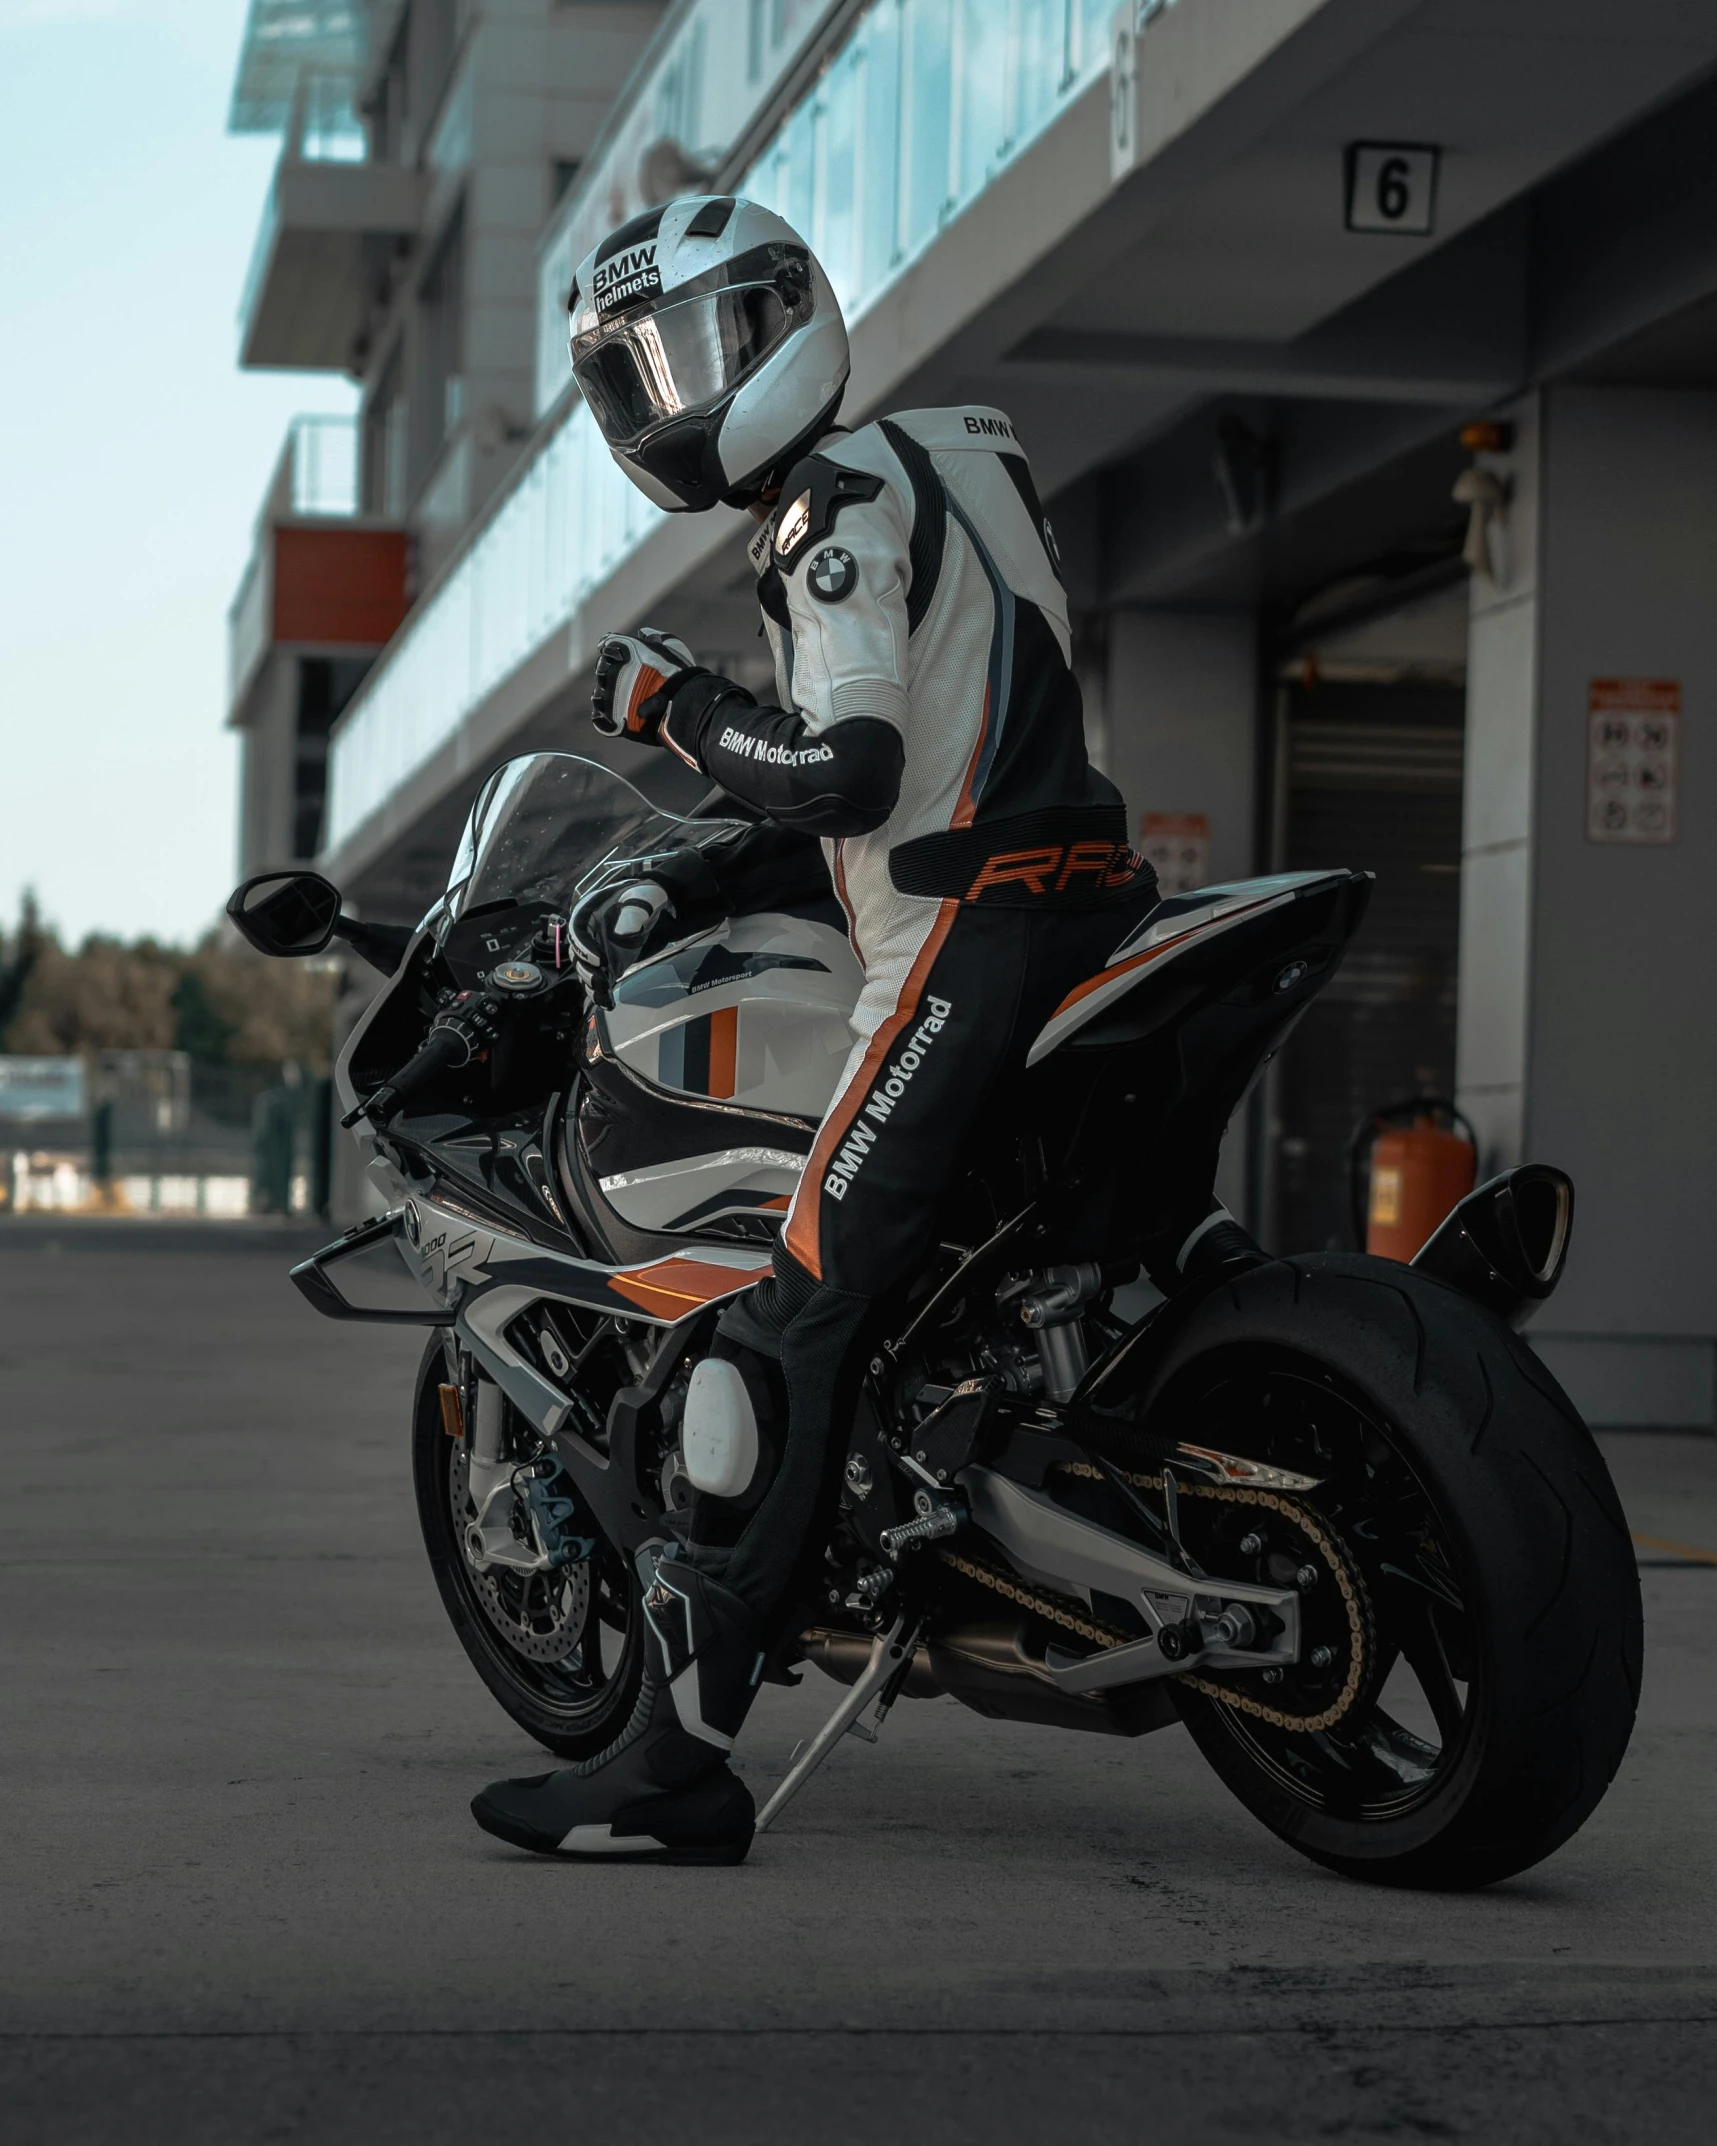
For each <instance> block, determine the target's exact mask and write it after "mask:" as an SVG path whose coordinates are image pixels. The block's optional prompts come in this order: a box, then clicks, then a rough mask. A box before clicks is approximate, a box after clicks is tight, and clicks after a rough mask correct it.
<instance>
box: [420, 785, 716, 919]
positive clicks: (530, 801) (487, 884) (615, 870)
mask: <svg viewBox="0 0 1717 2146" xmlns="http://www.w3.org/2000/svg"><path fill="white" fill-rule="evenodd" d="M742 827H743V822H741V821H739V820H718V819H707V820H705V819H686V818H682V817H681V816H680V815H678V814H676V813H672V812H668V811H665V810H664V809H663V808H662V807H661V806H660V805H655V804H652V803H651V801H650V800H649V799H648V798H647V797H646V796H645V795H644V793H643V792H642V791H641V790H637V789H634V788H633V786H632V784H631V783H629V782H628V781H627V780H626V779H625V777H624V776H622V775H616V774H615V773H614V771H613V770H612V769H611V768H605V767H603V766H601V765H600V763H599V762H597V761H595V760H585V759H583V758H581V757H580V756H579V755H577V754H576V753H530V754H526V755H524V756H523V757H521V758H520V759H517V760H509V761H508V762H507V763H506V765H505V766H504V767H500V768H497V769H496V770H495V772H494V774H493V775H491V776H490V777H489V779H488V781H487V782H486V783H485V784H484V785H483V787H482V789H481V790H480V791H478V793H477V799H476V802H475V803H474V804H473V805H472V807H471V812H470V816H469V817H468V818H467V820H466V822H465V832H464V833H463V835H461V837H460V839H459V848H458V850H457V851H456V852H455V855H454V859H453V869H452V871H451V872H450V873H449V874H448V879H447V892H446V893H445V894H444V895H443V897H442V899H441V902H440V903H439V904H438V905H437V913H436V915H435V918H434V921H435V925H436V940H437V944H442V943H444V942H445V940H446V936H447V933H448V932H449V930H450V929H451V928H452V927H453V926H454V925H455V924H457V923H459V922H460V921H461V920H462V919H464V918H467V917H471V916H475V915H476V914H477V913H478V912H480V911H481V912H484V913H493V914H497V915H498V914H500V913H501V912H502V911H503V910H506V909H509V908H512V907H514V906H518V907H520V908H527V909H533V910H537V911H539V912H540V911H545V910H554V911H557V912H558V913H559V914H561V915H562V916H564V915H565V914H566V913H567V912H568V911H569V910H570V909H571V908H572V906H573V904H574V903H575V902H576V901H577V900H578V898H579V896H580V895H582V894H584V893H586V892H587V891H588V890H589V889H590V888H592V887H595V886H598V885H600V884H601V882H602V881H603V880H605V879H610V878H619V877H622V876H624V874H625V873H626V872H627V871H628V870H630V871H632V872H638V871H641V870H643V869H644V868H646V867H647V866H648V864H649V862H650V860H651V859H652V858H653V857H659V856H661V855H662V854H663V853H664V852H666V851H668V850H675V849H686V848H691V847H702V846H703V845H705V844H706V843H708V842H711V841H716V840H720V839H721V838H722V837H724V836H727V835H736V834H738V833H740V832H741V831H742ZM426 921H429V920H427V919H426Z"/></svg>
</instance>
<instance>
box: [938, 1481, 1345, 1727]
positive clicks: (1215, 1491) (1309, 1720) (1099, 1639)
mask: <svg viewBox="0 0 1717 2146" xmlns="http://www.w3.org/2000/svg"><path fill="white" fill-rule="evenodd" d="M1060 1472H1061V1473H1062V1474H1064V1475H1077V1476H1088V1477H1091V1478H1093V1479H1094V1480H1096V1481H1098V1482H1101V1481H1102V1480H1103V1472H1102V1470H1101V1469H1099V1468H1094V1467H1092V1466H1091V1465H1090V1463H1089V1462H1087V1461H1063V1462H1061V1463H1060ZM1116 1472H1117V1474H1119V1475H1121V1476H1123V1477H1125V1479H1126V1481H1128V1482H1129V1483H1131V1484H1133V1485H1134V1487H1135V1488H1137V1489H1139V1490H1159V1491H1160V1490H1161V1489H1162V1487H1163V1479H1162V1477H1161V1476H1160V1475H1135V1474H1133V1473H1131V1472H1130V1471H1129V1470H1127V1469H1125V1468H1122V1469H1118V1470H1117V1471H1116ZM1179 1487H1180V1494H1181V1496H1182V1497H1183V1498H1216V1499H1219V1500H1221V1501H1223V1502H1225V1503H1227V1504H1233V1505H1257V1506H1262V1507H1264V1508H1265V1509H1266V1510H1268V1511H1271V1512H1277V1513H1280V1514H1281V1515H1282V1517H1283V1518H1284V1519H1285V1520H1288V1521H1289V1522H1291V1523H1292V1525H1293V1526H1295V1527H1297V1528H1298V1529H1299V1530H1300V1532H1301V1533H1302V1534H1303V1535H1304V1536H1305V1538H1306V1540H1307V1541H1308V1542H1310V1543H1311V1544H1312V1546H1313V1548H1314V1549H1315V1550H1316V1551H1317V1552H1318V1555H1319V1556H1320V1557H1321V1558H1322V1559H1323V1561H1324V1563H1325V1564H1326V1565H1327V1566H1328V1567H1329V1569H1330V1571H1331V1572H1332V1573H1333V1574H1334V1576H1335V1583H1336V1586H1337V1588H1338V1589H1339V1590H1340V1593H1341V1600H1342V1608H1343V1610H1344V1611H1345V1612H1346V1615H1347V1629H1348V1650H1347V1676H1346V1678H1345V1679H1344V1680H1343V1683H1342V1687H1341V1690H1340V1691H1339V1692H1337V1694H1336V1696H1335V1698H1334V1700H1333V1701H1332V1702H1331V1703H1330V1704H1329V1705H1328V1706H1327V1707H1325V1708H1324V1709H1323V1711H1322V1712H1321V1713H1318V1714H1288V1713H1284V1712H1283V1710H1282V1709H1281V1708H1280V1707H1276V1706H1267V1705H1266V1704H1265V1703H1264V1701H1263V1700H1262V1699H1256V1698H1254V1697H1253V1696H1252V1694H1251V1693H1250V1692H1244V1691H1236V1690H1235V1689H1234V1688H1233V1687H1232V1686H1231V1685H1228V1684H1218V1683H1217V1682H1215V1680H1214V1679H1213V1678H1210V1677H1201V1676H1195V1675H1193V1674H1192V1673H1191V1672H1190V1671H1180V1672H1177V1681H1178V1682H1180V1683H1182V1684H1189V1685H1191V1687H1192V1689H1193V1690H1194V1691H1198V1692H1203V1693H1204V1694H1205V1696H1206V1697H1207V1698H1211V1699H1215V1700H1216V1701H1218V1703H1219V1704H1221V1705H1223V1706H1231V1707H1234V1708H1236V1709H1237V1710H1238V1711H1239V1712H1241V1713H1244V1714H1252V1715H1255V1716H1256V1717H1257V1719H1258V1720H1260V1721H1264V1722H1268V1723H1269V1725H1270V1726H1271V1727H1272V1728H1276V1729H1290V1730H1294V1731H1296V1732H1298V1733H1299V1734H1301V1735H1313V1734H1315V1733H1316V1732H1317V1731H1318V1730H1320V1729H1329V1728H1333V1727H1334V1726H1335V1724H1336V1723H1337V1722H1338V1721H1340V1720H1341V1718H1342V1716H1343V1715H1344V1714H1346V1713H1347V1712H1348V1711H1349V1709H1350V1708H1351V1707H1352V1705H1353V1703H1354V1701H1355V1700H1356V1699H1357V1698H1358V1696H1359V1693H1360V1690H1361V1688H1362V1686H1363V1685H1364V1682H1365V1676H1366V1671H1367V1669H1368V1667H1369V1664H1370V1660H1371V1651H1372V1634H1371V1606H1370V1603H1369V1601H1368V1600H1367V1598H1366V1597H1365V1595H1364V1593H1363V1592H1362V1590H1361V1588H1360V1587H1358V1586H1356V1585H1355V1584H1354V1577H1353V1574H1352V1573H1351V1572H1350V1570H1349V1569H1348V1562H1347V1559H1346V1557H1345V1556H1344V1555H1343V1554H1342V1552H1341V1550H1340V1549H1339V1548H1338V1547H1337V1545H1336V1543H1335V1542H1334V1541H1333V1540H1332V1538H1331V1537H1330V1536H1329V1535H1328V1534H1327V1533H1326V1531H1325V1530H1324V1529H1323V1528H1322V1527H1320V1526H1319V1525H1318V1523H1317V1521H1316V1520H1314V1519H1313V1518H1312V1516H1311V1514H1310V1513H1309V1512H1307V1510H1306V1508H1305V1507H1304V1506H1303V1505H1298V1504H1296V1503H1294V1502H1293V1501H1292V1500H1291V1499H1288V1498H1281V1497H1277V1496H1276V1495H1275V1493H1274V1492H1272V1491H1268V1490H1244V1489H1241V1488H1239V1487H1238V1486H1237V1485H1231V1484H1219V1483H1183V1484H1181V1485H1180V1486H1179ZM937 1555H938V1556H939V1557H940V1558H941V1560H942V1562H943V1563H944V1564H945V1565H951V1566H952V1567H953V1569H954V1570H955V1571H956V1572H960V1573H964V1574H965V1576H966V1578H967V1579H969V1580H976V1581H977V1582H978V1583H979V1584H980V1585H981V1586H984V1587H989V1588H993V1589H994V1591H995V1592H996V1593H997V1594H999V1595H1002V1596H1003V1597H1005V1598H1006V1599H1007V1600H1008V1601H1010V1602H1017V1603H1018V1604H1019V1605H1020V1607H1021V1608H1022V1609H1029V1610H1031V1611H1032V1612H1033V1613H1034V1614H1035V1615H1036V1616H1039V1617H1042V1618H1044V1619H1046V1620H1047V1621H1048V1622H1049V1623H1050V1624H1057V1625H1060V1626H1062V1628H1063V1629H1064V1630H1066V1631H1069V1632H1076V1633H1077V1634H1078V1635H1079V1637H1080V1638H1081V1639H1088V1640H1090V1641H1091V1643H1092V1645H1093V1646H1098V1647H1105V1648H1107V1647H1121V1646H1125V1645H1127V1644H1128V1642H1129V1641H1130V1640H1131V1639H1135V1638H1137V1636H1138V1635H1137V1634H1136V1633H1126V1632H1117V1631H1116V1630H1115V1629H1114V1628H1113V1627H1112V1626H1110V1625H1105V1624H1098V1623H1097V1622H1095V1621H1094V1620H1093V1619H1092V1618H1090V1617H1087V1616H1081V1615H1080V1614H1079V1612H1078V1610H1077V1609H1076V1608H1075V1607H1074V1606H1073V1605H1072V1604H1071V1603H1068V1602H1065V1601H1063V1600H1062V1599H1060V1598H1059V1597H1057V1596H1054V1595H1048V1594H1044V1593H1043V1592H1041V1591H1040V1590H1037V1589H1034V1588H1027V1587H1021V1586H1020V1585H1019V1584H1018V1583H1017V1582H1016V1581H1014V1580H1012V1579H1009V1578H1008V1577H1007V1575H1006V1574H1005V1573H1001V1572H998V1571H997V1570H996V1569H995V1567H994V1566H992V1565H988V1564H985V1563H984V1562H983V1561H981V1560H980V1559H977V1558H974V1557H970V1556H968V1555H966V1554H965V1553H964V1552H962V1551H958V1550H947V1549H944V1550H938V1552H937ZM1208 1592H1210V1593H1212V1594H1218V1593H1220V1592H1221V1583H1220V1582H1219V1581H1218V1582H1217V1583H1216V1584H1214V1585H1213V1586H1212V1587H1210V1589H1209V1590H1208Z"/></svg>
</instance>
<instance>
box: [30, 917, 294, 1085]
mask: <svg viewBox="0 0 1717 2146" xmlns="http://www.w3.org/2000/svg"><path fill="white" fill-rule="evenodd" d="M8 994H9V996H8ZM335 995H336V982H335V976H334V974H333V972H332V970H331V969H321V968H318V969H311V968H309V967H307V966H306V964H305V963H303V962H300V961H270V960H268V959H266V958H265V957H264V956H263V955H261V954H257V953H253V952H252V951H251V949H250V948H249V947H247V946H243V945H241V944H237V943H234V941H233V939H232V937H231V935H230V934H223V933H222V932H220V931H211V932H209V933H208V934H206V936H205V937H204V938H203V939H202V940H200V941H199V943H198V944H197V945H196V946H195V947H193V948H191V949H189V950H188V951H187V950H186V949H183V948H180V947H172V946H162V945H161V944H159V943H158V942H157V941H156V940H154V939H139V940H137V941H135V942H134V943H132V944H130V945H127V944H126V943H125V942H123V941H122V940H119V939H115V938H110V937H106V936H103V935H101V934H91V936H90V937H89V938H87V939H86V940H85V941H84V943H83V945H82V946H81V947H79V948H78V949H77V950H76V952H75V953H74V952H68V951H67V950H66V949H65V948H64V947H62V946H61V945H60V942H59V939H58V936H57V935H56V934H55V933H54V932H53V931H52V930H50V929H47V928H45V927H43V926H42V924H41V923H40V920H39V919H38V917H37V914H36V909H35V904H34V902H33V901H32V900H31V898H30V897H29V896H26V897H25V904H24V913H23V918H22V921H21V923H20V924H19V927H18V930H17V932H16V933H15V934H14V935H13V936H12V937H11V938H10V939H6V940H0V1042H3V1043H4V1045H5V1047H6V1048H7V1049H8V1050H11V1051H16V1052H20V1053H25V1054H29V1055H40V1056H43V1057H69V1056H72V1055H74V1054H76V1053H79V1052H83V1051H100V1050H134V1051H135V1050H157V1051H159V1050H182V1051H188V1052H189V1053H190V1054H191V1056H192V1057H193V1058H195V1059H198V1060H201V1061H203V1062H204V1063H215V1064H253V1065H254V1064H262V1065H266V1064H279V1063H280V1062H281V1061H282V1060H284V1059H296V1060H297V1061H298V1063H299V1064H300V1065H302V1066H303V1067H304V1068H305V1070H306V1071H307V1072H311V1073H323V1072H326V1071H327V1069H328V1059H329V1046H330V1043H331V1041H332V1036H333V1020H334V1000H335Z"/></svg>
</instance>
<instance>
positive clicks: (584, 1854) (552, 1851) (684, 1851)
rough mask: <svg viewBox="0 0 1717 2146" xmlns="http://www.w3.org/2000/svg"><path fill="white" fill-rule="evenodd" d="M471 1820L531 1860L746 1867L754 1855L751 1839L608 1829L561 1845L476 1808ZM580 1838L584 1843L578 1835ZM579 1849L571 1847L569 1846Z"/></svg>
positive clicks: (581, 1829) (593, 1829) (579, 1829)
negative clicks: (668, 1837)
mask: <svg viewBox="0 0 1717 2146" xmlns="http://www.w3.org/2000/svg"><path fill="white" fill-rule="evenodd" d="M472 1815H473V1816H474V1817H475V1818H476V1820H477V1823H478V1824H479V1825H480V1826H481V1827H482V1828H483V1831H484V1832H485V1833H491V1834H493V1835H494V1837H495V1838H496V1839H497V1840H504V1841H506V1842H507V1844H508V1845H509V1846H510V1847H514V1848H524V1849H527V1850H528V1851H529V1852H530V1853H531V1854H532V1855H548V1856H555V1857H558V1858H559V1860H560V1861H561V1862H563V1863H714V1864H721V1863H727V1864H731V1863H743V1862H744V1861H745V1858H746V1856H747V1854H748V1853H749V1852H750V1848H751V1841H752V1836H751V1834H749V1833H747V1834H746V1835H745V1837H744V1838H743V1839H742V1840H730V1841H664V1840H658V1839H657V1838H656V1837H655V1835H654V1834H649V1833H615V1832H614V1831H613V1829H612V1828H611V1827H609V1826H606V1825H590V1826H574V1828H573V1829H572V1832H570V1833H568V1834H566V1835H564V1836H563V1837H562V1838H561V1839H559V1840H557V1839H555V1838H554V1837H553V1836H552V1835H550V1834H546V1833H538V1832H535V1831H534V1830H533V1829H532V1828H531V1827H529V1826H524V1825H514V1824H511V1823H509V1822H508V1821H507V1820H506V1819H504V1818H498V1817H496V1816H495V1815H494V1814H493V1813H491V1812H488V1811H481V1810H478V1809H477V1808H476V1806H475V1805H473V1806H472ZM580 1835H582V1836H583V1837H582V1838H578V1836H580ZM574 1841H576V1845H574V1846H569V1845H568V1843H569V1842H574Z"/></svg>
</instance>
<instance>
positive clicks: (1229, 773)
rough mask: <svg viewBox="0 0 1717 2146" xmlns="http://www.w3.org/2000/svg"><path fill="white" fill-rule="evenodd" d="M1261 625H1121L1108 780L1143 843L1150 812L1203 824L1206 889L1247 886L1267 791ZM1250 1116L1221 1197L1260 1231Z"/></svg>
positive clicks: (1114, 652) (1108, 690)
mask: <svg viewBox="0 0 1717 2146" xmlns="http://www.w3.org/2000/svg"><path fill="white" fill-rule="evenodd" d="M1257 691H1258V680H1257V626H1256V622H1255V620H1254V619H1253V617H1252V614H1251V613H1250V612H1238V611H1115V612H1112V613H1111V614H1110V616H1109V630H1108V663H1107V667H1106V677H1105V682H1104V696H1103V698H1104V707H1103V734H1104V745H1105V751H1106V758H1107V773H1108V775H1109V778H1110V780H1111V781H1112V782H1113V783H1115V785H1116V786H1117V788H1118V789H1119V790H1120V792H1121V795H1122V796H1123V797H1124V798H1125V799H1126V801H1127V821H1128V826H1129V829H1130V831H1131V833H1132V837H1133V839H1134V841H1138V840H1139V839H1140V838H1141V837H1142V835H1143V834H1144V830H1145V816H1146V814H1148V813H1158V812H1160V813H1173V814H1177V815H1183V816H1193V815H1196V816H1197V817H1200V818H1202V819H1203V820H1204V821H1205V822H1206V824H1207V827H1208V842H1209V863H1208V867H1207V869H1206V871H1205V872H1204V873H1203V874H1201V875H1200V876H1201V877H1202V878H1203V880H1204V881H1205V883H1206V884H1211V885H1213V884H1215V883H1216V882H1217V881H1219V880H1226V879H1247V878H1250V877H1251V876H1252V874H1253V872H1254V871H1255V869H1256V864H1255V860H1254V856H1253V828H1254V824H1255V792H1256V783H1257V771H1256V766H1255V760H1256V735H1257V722H1256V709H1257ZM1247 1148H1248V1138H1247V1118H1246V1114H1245V1112H1244V1111H1242V1112H1240V1113H1238V1114H1237V1115H1236V1117H1235V1119H1234V1121H1233V1123H1232V1124H1231V1125H1230V1127H1229V1132H1228V1138H1227V1140H1226V1141H1225V1143H1224V1145H1223V1150H1222V1167H1221V1170H1220V1171H1219V1173H1218V1176H1217V1181H1216V1192H1217V1197H1218V1198H1219V1199H1220V1200H1221V1201H1222V1202H1223V1203H1224V1205H1225V1206H1227V1207H1228V1208H1229V1209H1230V1210H1231V1212H1233V1213H1234V1214H1236V1215H1239V1216H1241V1217H1242V1218H1243V1219H1245V1220H1247V1221H1248V1222H1249V1223H1251V1224H1253V1225H1254V1226H1256V1225H1257V1222H1258V1217H1257V1216H1256V1215H1254V1214H1253V1213H1252V1212H1251V1208H1252V1205H1253V1203H1252V1201H1251V1199H1250V1197H1249V1193H1248V1170H1247Z"/></svg>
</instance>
